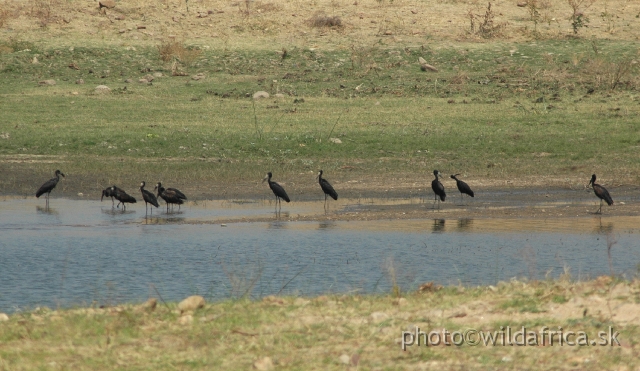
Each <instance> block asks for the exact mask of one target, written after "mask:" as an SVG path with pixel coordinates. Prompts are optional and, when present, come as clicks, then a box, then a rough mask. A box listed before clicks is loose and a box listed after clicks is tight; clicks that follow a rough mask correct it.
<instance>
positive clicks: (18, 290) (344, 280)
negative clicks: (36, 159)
mask: <svg viewBox="0 0 640 371" xmlns="http://www.w3.org/2000/svg"><path fill="white" fill-rule="evenodd" d="M370 202H371V203H373V204H376V203H381V204H382V203H389V202H393V201H390V200H371V201H370ZM356 206H357V201H355V200H348V199H347V200H344V201H343V203H341V204H340V205H338V206H334V207H335V208H345V209H348V208H356ZM286 209H287V212H289V213H292V214H313V213H317V214H322V208H321V207H320V209H319V210H318V204H317V203H296V204H289V205H287V207H286ZM153 213H154V216H153V217H152V218H146V217H145V213H144V211H142V205H140V204H137V205H132V206H130V207H128V209H127V211H126V212H122V211H121V210H120V209H112V207H111V202H110V201H109V202H107V201H104V202H102V203H100V202H98V201H83V200H65V199H52V200H51V204H50V208H48V209H47V208H44V202H43V200H34V199H12V198H6V199H3V200H0V233H1V236H2V237H1V242H0V257H1V258H0V312H13V311H15V310H18V309H21V308H33V307H35V306H43V305H46V306H49V307H58V306H62V307H68V306H73V305H83V304H89V303H92V302H96V303H97V304H98V305H102V304H105V305H112V304H116V303H121V302H130V301H140V300H145V299H146V298H147V297H149V296H155V297H158V295H160V296H162V299H164V300H166V301H176V300H180V299H182V298H184V297H185V296H188V295H191V294H200V295H204V296H205V297H206V298H207V299H208V300H215V299H222V298H226V297H229V296H239V295H243V294H246V293H248V294H250V295H251V296H252V297H260V296H265V295H272V294H279V293H280V294H300V295H314V294H321V293H342V292H360V293H376V292H389V290H390V287H391V282H392V277H391V276H392V275H393V276H394V277H395V279H396V280H397V282H398V284H399V285H400V287H401V288H402V289H404V290H413V289H416V288H417V287H418V286H419V285H420V284H422V283H424V282H428V281H434V282H436V283H438V284H464V285H480V284H495V283H496V282H498V281H501V280H508V279H510V278H512V277H527V278H531V279H542V278H544V277H545V276H551V277H557V276H558V275H560V274H562V273H564V272H565V269H569V271H570V272H571V274H572V276H573V277H574V278H577V279H586V278H590V277H596V276H598V275H601V274H609V272H610V266H609V258H608V254H607V246H608V243H609V244H611V243H613V242H615V243H614V244H613V245H612V249H611V269H613V271H614V272H615V273H616V274H625V275H626V276H628V277H630V276H632V275H635V274H636V272H637V265H638V262H640V246H638V245H639V244H638V234H639V233H640V228H639V227H638V226H640V223H639V222H640V218H638V217H602V218H599V217H593V218H564V219H546V220H537V219H517V218H513V219H495V218H492V219H488V218H487V219H436V220H433V219H425V220H398V221H396V220H394V221H385V220H382V221H358V222H353V221H352V222H332V221H322V222H289V221H280V220H273V221H271V222H256V223H243V222H238V223H228V224H227V225H226V226H222V225H220V224H219V223H218V224H215V223H214V222H215V220H216V219H221V220H222V219H226V220H228V219H236V218H238V219H240V218H242V217H247V218H251V217H256V216H270V215H271V216H273V204H272V203H265V202H246V203H238V202H229V201H208V202H199V203H198V204H189V205H185V206H184V207H182V208H181V210H180V211H179V212H178V211H177V208H176V209H175V211H174V212H171V213H169V214H167V213H166V211H164V210H161V209H156V210H154V212H153ZM284 213H285V212H284V211H283V214H284ZM200 221H207V223H202V224H200V223H199V222H200Z"/></svg>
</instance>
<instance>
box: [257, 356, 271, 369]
mask: <svg viewBox="0 0 640 371" xmlns="http://www.w3.org/2000/svg"><path fill="white" fill-rule="evenodd" d="M253 368H255V369H256V370H258V371H268V370H273V360H272V359H271V357H262V358H260V359H258V360H256V361H255V362H253Z"/></svg>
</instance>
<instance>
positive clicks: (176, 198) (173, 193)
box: [154, 182, 187, 212]
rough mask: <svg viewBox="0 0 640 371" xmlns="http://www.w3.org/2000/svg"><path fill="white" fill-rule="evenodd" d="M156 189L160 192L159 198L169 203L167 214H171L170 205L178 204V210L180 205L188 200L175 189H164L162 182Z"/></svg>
mask: <svg viewBox="0 0 640 371" xmlns="http://www.w3.org/2000/svg"><path fill="white" fill-rule="evenodd" d="M155 189H157V190H158V197H161V198H162V199H163V200H164V202H166V203H167V212H169V204H177V205H178V208H180V205H182V204H183V203H184V201H183V200H186V199H187V196H185V195H184V193H182V192H180V191H178V190H177V189H175V188H164V187H163V186H162V184H161V183H160V182H158V184H156V187H155V188H154V190H155Z"/></svg>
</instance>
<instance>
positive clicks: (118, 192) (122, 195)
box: [111, 186, 136, 211]
mask: <svg viewBox="0 0 640 371" xmlns="http://www.w3.org/2000/svg"><path fill="white" fill-rule="evenodd" d="M111 195H112V196H113V197H114V198H115V199H116V200H118V201H120V202H119V203H118V204H117V205H116V207H120V204H122V211H125V210H126V209H127V205H126V204H127V203H130V204H135V203H136V199H135V198H134V197H133V196H130V195H129V194H128V193H127V192H125V191H124V190H123V189H120V188H118V187H116V186H112V187H111Z"/></svg>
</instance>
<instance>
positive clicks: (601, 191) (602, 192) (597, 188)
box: [587, 174, 613, 214]
mask: <svg viewBox="0 0 640 371" xmlns="http://www.w3.org/2000/svg"><path fill="white" fill-rule="evenodd" d="M588 186H592V187H593V193H595V194H596V196H597V197H598V198H599V199H600V208H599V209H598V211H596V214H602V201H606V202H607V205H609V206H611V205H613V199H612V198H611V196H610V195H609V191H607V189H606V188H604V187H603V186H601V185H600V184H596V174H593V175H592V176H591V180H590V181H589V184H587V187H588Z"/></svg>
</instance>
